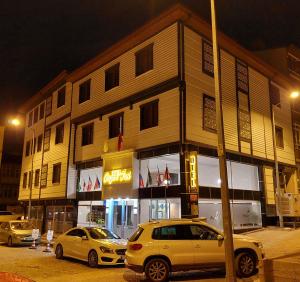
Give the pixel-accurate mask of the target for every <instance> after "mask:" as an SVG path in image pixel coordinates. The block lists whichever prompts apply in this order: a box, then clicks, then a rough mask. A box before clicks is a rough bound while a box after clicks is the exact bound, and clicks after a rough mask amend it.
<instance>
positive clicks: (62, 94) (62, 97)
mask: <svg viewBox="0 0 300 282" xmlns="http://www.w3.org/2000/svg"><path fill="white" fill-rule="evenodd" d="M65 104H66V87H65V86H64V87H63V88H61V89H59V90H58V91H57V101H56V108H57V109H58V108H60V107H62V106H64V105H65Z"/></svg>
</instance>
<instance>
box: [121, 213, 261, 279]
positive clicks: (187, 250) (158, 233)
mask: <svg viewBox="0 0 300 282" xmlns="http://www.w3.org/2000/svg"><path fill="white" fill-rule="evenodd" d="M233 243H234V254H235V266H236V272H237V275H238V276H239V277H250V276H252V275H253V274H254V273H255V272H256V269H257V267H259V266H260V263H261V260H262V259H263V256H264V252H263V247H262V244H261V243H260V242H258V241H257V240H255V239H252V238H250V237H248V236H243V235H233ZM125 265H126V267H127V268H130V269H132V270H134V271H135V272H139V273H143V272H144V273H145V275H146V277H147V278H148V280H149V281H153V282H154V281H155V282H163V281H166V280H167V279H168V276H169V273H170V272H176V271H184V270H195V269H201V268H211V267H213V268H216V267H217V268H219V267H222V268H224V266H225V253H224V236H223V233H222V232H221V231H219V230H217V229H215V228H214V227H213V226H211V225H209V224H207V223H205V222H202V221H199V220H192V219H179V220H161V221H153V222H147V223H144V224H140V225H139V227H138V229H137V230H136V232H135V233H134V234H133V235H132V236H131V238H130V239H129V240H128V244H127V251H126V255H125Z"/></svg>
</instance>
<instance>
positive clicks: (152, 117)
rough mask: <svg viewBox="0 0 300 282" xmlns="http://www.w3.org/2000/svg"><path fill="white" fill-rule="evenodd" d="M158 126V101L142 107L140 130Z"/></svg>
mask: <svg viewBox="0 0 300 282" xmlns="http://www.w3.org/2000/svg"><path fill="white" fill-rule="evenodd" d="M155 126H158V100H155V101H152V102H150V103H147V104H144V105H141V106H140V130H143V129H147V128H151V127H155Z"/></svg>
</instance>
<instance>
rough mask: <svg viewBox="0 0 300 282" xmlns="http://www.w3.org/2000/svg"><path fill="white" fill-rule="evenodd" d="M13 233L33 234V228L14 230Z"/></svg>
mask: <svg viewBox="0 0 300 282" xmlns="http://www.w3.org/2000/svg"><path fill="white" fill-rule="evenodd" d="M11 233H12V234H16V235H24V236H31V234H32V230H14V231H13V232H11Z"/></svg>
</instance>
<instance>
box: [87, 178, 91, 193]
mask: <svg viewBox="0 0 300 282" xmlns="http://www.w3.org/2000/svg"><path fill="white" fill-rule="evenodd" d="M91 190H92V180H91V177H90V176H89V181H88V184H87V191H91Z"/></svg>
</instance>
